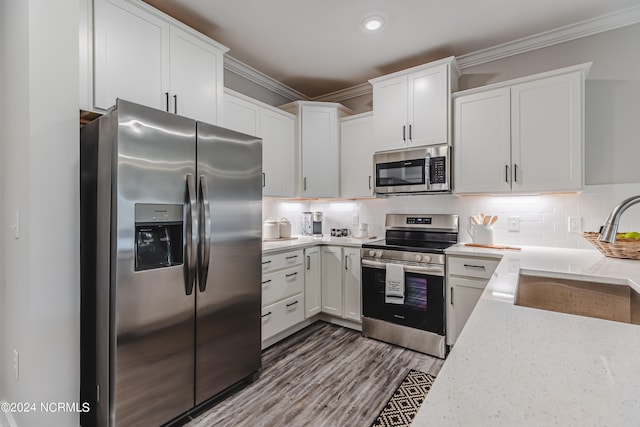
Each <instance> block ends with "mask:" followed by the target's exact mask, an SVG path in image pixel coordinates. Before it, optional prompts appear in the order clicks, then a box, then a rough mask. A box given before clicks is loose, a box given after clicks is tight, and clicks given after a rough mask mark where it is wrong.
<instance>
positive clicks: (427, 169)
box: [424, 153, 431, 190]
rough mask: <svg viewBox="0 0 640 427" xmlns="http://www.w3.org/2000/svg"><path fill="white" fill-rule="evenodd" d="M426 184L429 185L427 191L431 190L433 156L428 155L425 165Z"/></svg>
mask: <svg viewBox="0 0 640 427" xmlns="http://www.w3.org/2000/svg"><path fill="white" fill-rule="evenodd" d="M424 182H425V183H426V184H427V190H431V154H429V153H427V156H426V158H425V164H424Z"/></svg>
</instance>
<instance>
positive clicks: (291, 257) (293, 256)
mask: <svg viewBox="0 0 640 427" xmlns="http://www.w3.org/2000/svg"><path fill="white" fill-rule="evenodd" d="M294 258H298V255H291V256H288V257H286V258H285V259H294Z"/></svg>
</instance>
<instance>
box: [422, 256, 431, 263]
mask: <svg viewBox="0 0 640 427" xmlns="http://www.w3.org/2000/svg"><path fill="white" fill-rule="evenodd" d="M422 261H424V262H430V261H431V257H430V256H429V255H425V256H423V257H422Z"/></svg>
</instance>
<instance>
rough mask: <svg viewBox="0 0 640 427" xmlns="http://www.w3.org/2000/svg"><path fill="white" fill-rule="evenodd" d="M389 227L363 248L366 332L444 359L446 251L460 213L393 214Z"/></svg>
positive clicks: (453, 238)
mask: <svg viewBox="0 0 640 427" xmlns="http://www.w3.org/2000/svg"><path fill="white" fill-rule="evenodd" d="M385 229H386V233H385V237H386V238H385V240H377V241H374V242H369V243H365V244H363V245H362V252H361V255H362V314H363V317H362V333H363V334H364V336H367V337H370V338H375V339H379V340H381V341H385V342H389V343H392V344H396V345H399V346H402V347H406V348H410V349H412V350H416V351H420V352H422V353H427V354H431V355H433V356H437V357H440V358H444V357H445V355H446V347H445V289H446V288H445V256H444V250H445V249H446V248H448V247H449V246H451V245H454V244H456V243H457V242H458V215H443V214H433V215H430V214H387V216H386V221H385Z"/></svg>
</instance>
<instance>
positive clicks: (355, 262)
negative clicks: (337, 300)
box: [342, 248, 362, 323]
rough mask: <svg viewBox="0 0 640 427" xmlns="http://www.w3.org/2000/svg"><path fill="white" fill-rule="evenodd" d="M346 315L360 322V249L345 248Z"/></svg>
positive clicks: (347, 317) (343, 282)
mask: <svg viewBox="0 0 640 427" xmlns="http://www.w3.org/2000/svg"><path fill="white" fill-rule="evenodd" d="M342 251H343V254H344V257H343V263H344V267H343V268H344V270H343V281H342V285H343V287H344V317H345V319H349V320H354V321H356V322H358V323H360V322H361V321H362V320H361V318H360V313H361V308H360V307H361V298H360V250H358V249H356V248H343V249H342Z"/></svg>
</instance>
